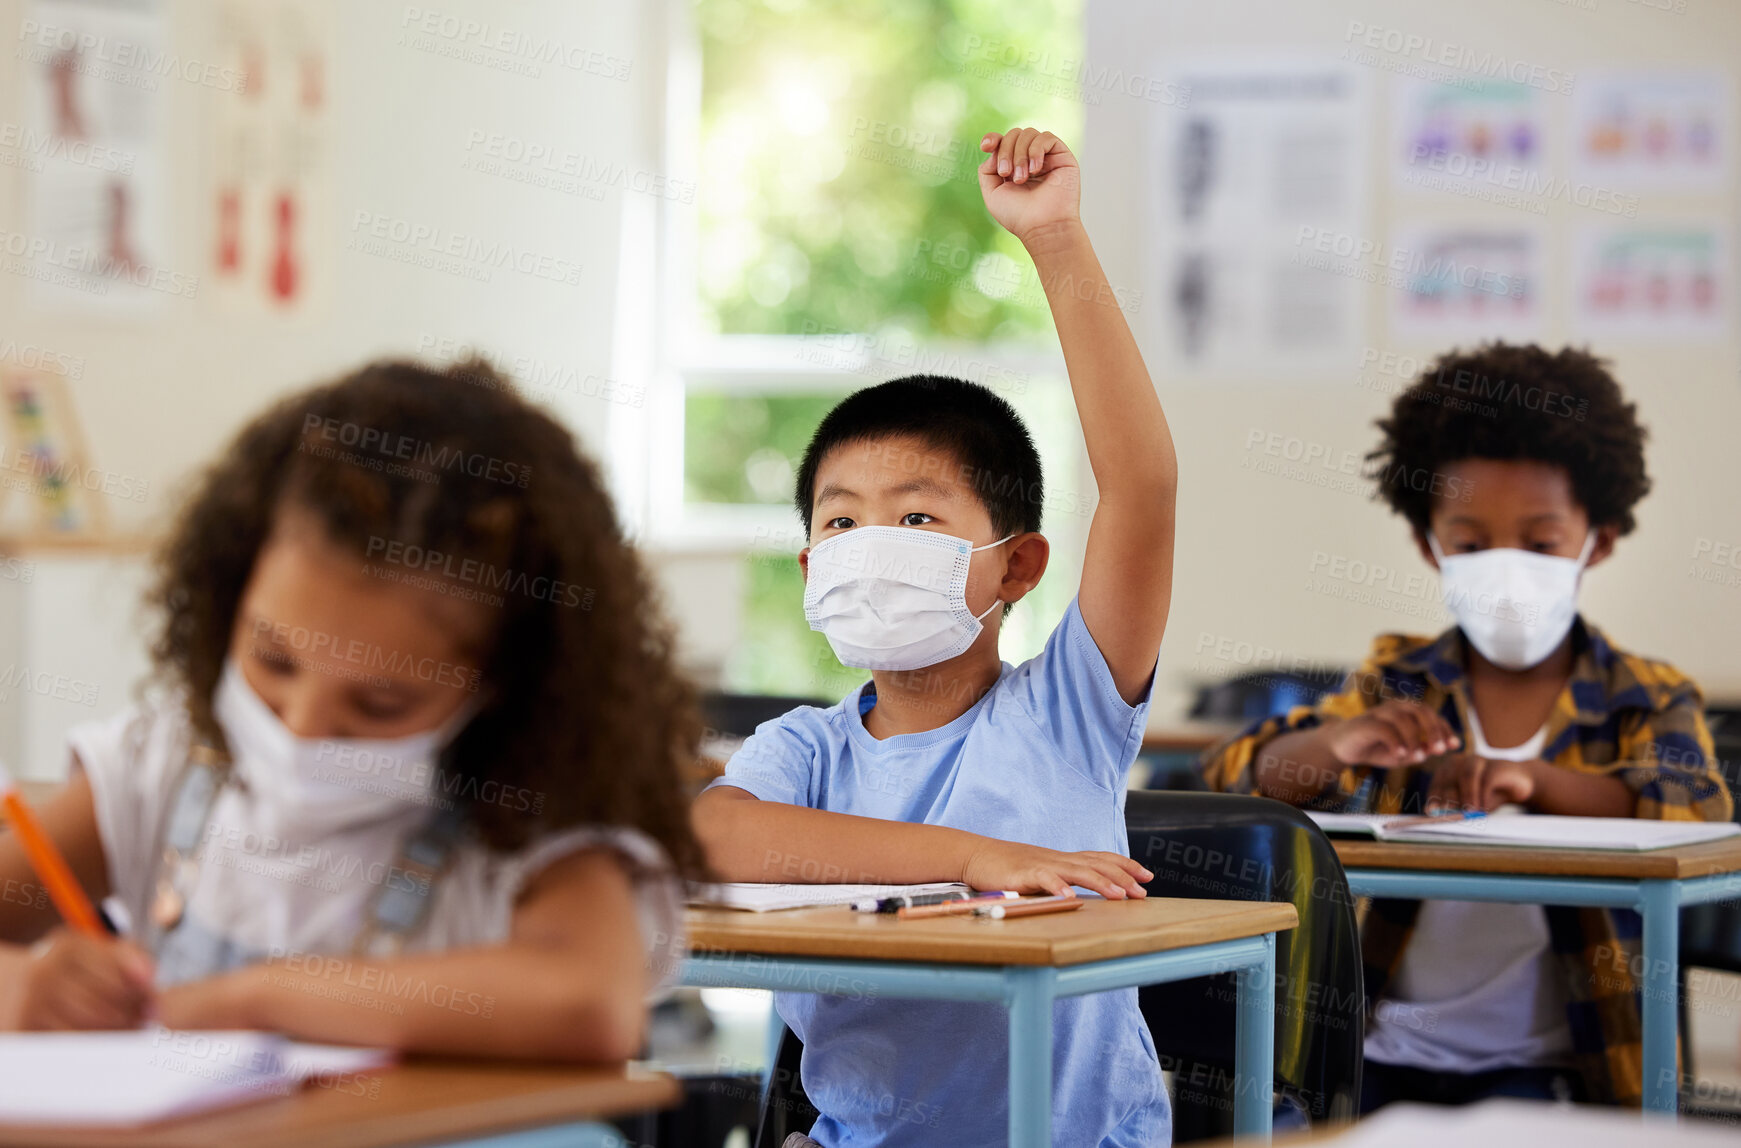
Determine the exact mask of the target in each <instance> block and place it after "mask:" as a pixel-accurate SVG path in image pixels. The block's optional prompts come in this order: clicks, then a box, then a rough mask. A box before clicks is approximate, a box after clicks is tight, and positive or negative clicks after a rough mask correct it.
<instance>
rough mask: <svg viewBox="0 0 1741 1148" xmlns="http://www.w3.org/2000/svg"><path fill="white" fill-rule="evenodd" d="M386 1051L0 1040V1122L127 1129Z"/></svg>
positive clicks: (80, 1038)
mask: <svg viewBox="0 0 1741 1148" xmlns="http://www.w3.org/2000/svg"><path fill="white" fill-rule="evenodd" d="M392 1060H393V1054H392V1053H391V1052H390V1051H388V1050H386V1049H378V1048H348V1047H343V1046H339V1045H329V1044H298V1043H296V1042H293V1041H289V1040H286V1039H284V1038H283V1037H281V1036H275V1035H273V1034H271V1033H264V1032H247V1031H202V1032H172V1031H170V1030H169V1029H164V1028H149V1029H139V1030H135V1031H131V1032H64V1033H63V1032H30V1033H6V1034H3V1035H0V1124H7V1125H79V1126H89V1127H97V1126H107V1127H134V1126H138V1125H143V1124H153V1123H156V1122H157V1121H160V1120H170V1119H173V1118H176V1117H180V1116H191V1115H194V1114H196V1113H200V1112H206V1111H210V1110H212V1109H216V1108H227V1107H230V1106H232V1105H236V1104H245V1103H247V1102H249V1101H252V1100H264V1099H266V1098H267V1097H272V1096H283V1095H284V1094H286V1093H288V1092H292V1091H295V1090H296V1089H297V1088H299V1087H301V1085H302V1083H303V1081H305V1080H308V1079H310V1078H311V1077H316V1076H322V1077H325V1076H340V1075H346V1074H349V1073H354V1072H364V1071H367V1070H370V1069H374V1068H379V1067H381V1066H383V1065H385V1064H388V1063H391V1061H392Z"/></svg>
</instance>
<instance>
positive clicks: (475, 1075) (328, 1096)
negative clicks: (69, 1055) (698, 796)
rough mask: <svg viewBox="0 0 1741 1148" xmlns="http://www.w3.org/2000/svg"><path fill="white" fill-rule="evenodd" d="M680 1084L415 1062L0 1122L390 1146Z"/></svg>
mask: <svg viewBox="0 0 1741 1148" xmlns="http://www.w3.org/2000/svg"><path fill="white" fill-rule="evenodd" d="M681 1094H682V1088H681V1086H680V1085H679V1084H678V1082H677V1081H676V1080H675V1079H674V1078H672V1077H670V1076H666V1075H665V1074H664V1073H660V1072H652V1071H649V1070H646V1069H638V1068H633V1067H630V1068H624V1067H622V1066H616V1067H577V1066H572V1065H553V1064H528V1063H520V1064H515V1063H512V1062H502V1061H472V1060H447V1059H440V1060H435V1059H429V1060H415V1059H414V1060H408V1061H407V1062H405V1063H404V1064H402V1065H399V1066H396V1067H393V1068H387V1069H382V1070H381V1071H380V1072H379V1073H373V1074H369V1075H366V1076H343V1077H339V1078H336V1079H335V1080H334V1081H333V1082H331V1084H330V1085H327V1086H322V1085H318V1084H317V1085H309V1086H307V1087H305V1088H303V1089H302V1090H301V1091H300V1092H296V1093H292V1094H290V1095H288V1096H282V1097H274V1098H273V1099H271V1100H263V1101H259V1102H256V1103H252V1104H245V1105H242V1106H241V1107H238V1108H231V1109H227V1110H224V1111H219V1112H214V1113H210V1114H208V1115H204V1116H194V1117H189V1118H188V1119H186V1120H176V1121H172V1122H168V1123H164V1124H154V1125H151V1126H149V1127H147V1128H144V1129H137V1128H133V1129H101V1130H79V1129H71V1128H22V1127H5V1126H0V1145H7V1146H12V1145H26V1144H28V1145H32V1146H35V1148H120V1146H121V1145H126V1146H127V1148H236V1146H238V1145H240V1146H243V1148H305V1146H306V1148H388V1146H390V1145H399V1144H429V1143H446V1142H447V1141H449V1140H452V1139H455V1138H458V1137H464V1136H484V1135H494V1134H497V1133H505V1132H512V1131H515V1130H518V1129H522V1128H530V1127H536V1126H539V1125H550V1124H560V1123H571V1122H574V1121H580V1120H589V1119H596V1118H600V1117H610V1116H615V1115H619V1114H622V1113H626V1112H639V1111H644V1110H646V1109H649V1108H669V1107H670V1106H672V1105H674V1104H676V1103H677V1102H678V1099H679V1098H680V1096H681Z"/></svg>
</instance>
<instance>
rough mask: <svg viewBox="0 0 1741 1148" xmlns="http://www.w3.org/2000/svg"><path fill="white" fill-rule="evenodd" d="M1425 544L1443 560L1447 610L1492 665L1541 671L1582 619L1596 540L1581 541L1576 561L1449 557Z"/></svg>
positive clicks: (1510, 555)
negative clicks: (1583, 579)
mask: <svg viewBox="0 0 1741 1148" xmlns="http://www.w3.org/2000/svg"><path fill="white" fill-rule="evenodd" d="M1427 542H1428V543H1429V544H1430V545H1431V546H1432V548H1433V557H1435V558H1437V559H1438V560H1439V593H1440V594H1441V595H1442V596H1443V598H1444V601H1445V609H1447V610H1449V611H1450V612H1451V617H1453V618H1455V619H1456V620H1457V626H1458V628H1459V629H1461V630H1462V631H1463V636H1464V637H1466V638H1468V639H1469V642H1470V644H1471V645H1473V646H1474V647H1475V648H1476V649H1477V650H1480V651H1481V655H1482V656H1483V657H1485V658H1486V659H1487V660H1488V661H1490V662H1492V663H1493V664H1494V665H1496V666H1503V667H1504V668H1505V669H1508V670H1527V669H1528V668H1529V667H1531V666H1535V665H1539V664H1541V662H1542V661H1543V660H1544V659H1545V658H1546V657H1547V656H1548V655H1549V654H1551V653H1553V652H1554V650H1555V649H1556V648H1557V647H1558V646H1559V644H1560V643H1561V642H1562V641H1564V640H1565V637H1566V634H1567V633H1568V632H1569V631H1570V630H1571V628H1572V622H1573V620H1574V619H1576V618H1577V616H1578V576H1579V575H1580V574H1581V573H1583V570H1584V563H1585V562H1587V561H1589V559H1590V551H1591V549H1592V548H1593V547H1594V546H1595V545H1596V532H1595V531H1593V530H1592V531H1591V532H1590V534H1589V535H1588V537H1586V538H1585V539H1584V550H1583V553H1581V554H1579V555H1578V557H1576V558H1560V557H1556V556H1555V555H1552V554H1537V553H1535V552H1533V551H1529V550H1513V549H1510V548H1495V549H1492V550H1477V551H1475V552H1474V553H1471V554H1451V555H1447V554H1446V553H1445V552H1444V551H1443V550H1440V549H1439V540H1438V539H1437V538H1434V537H1433V536H1432V535H1431V534H1428V535H1427Z"/></svg>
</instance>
